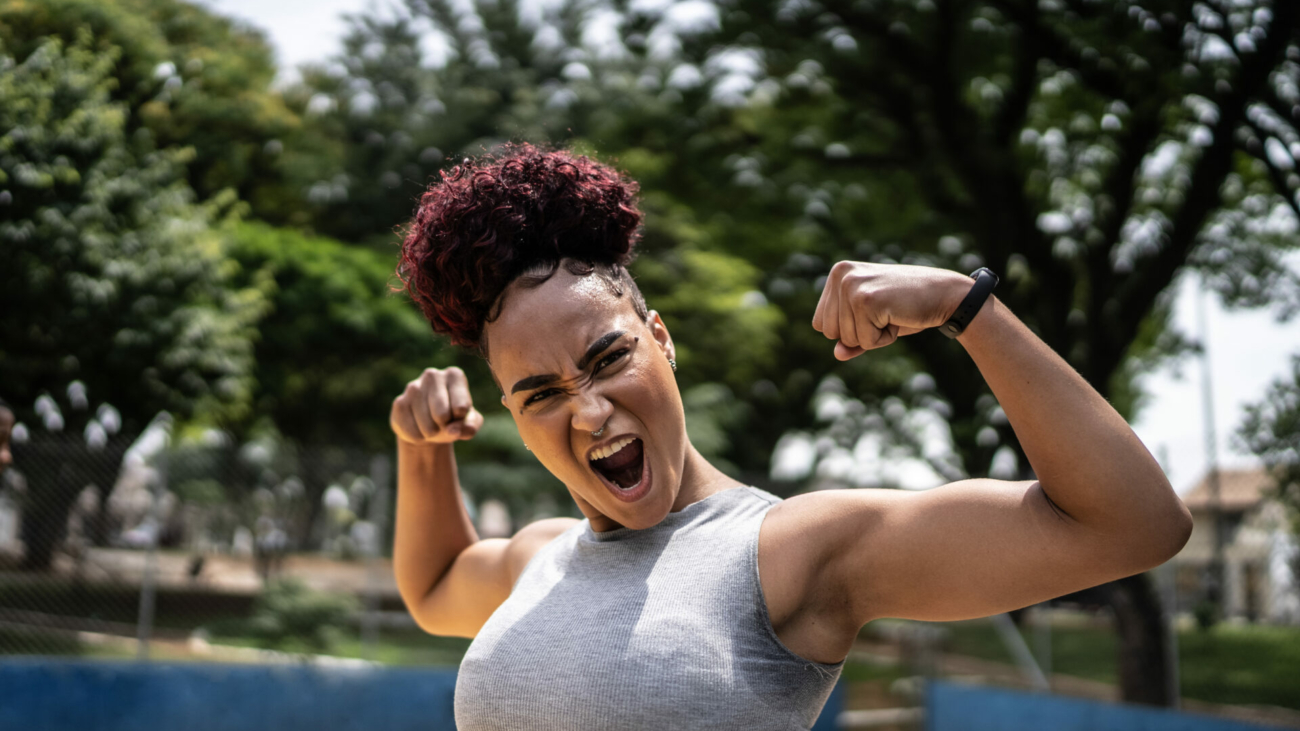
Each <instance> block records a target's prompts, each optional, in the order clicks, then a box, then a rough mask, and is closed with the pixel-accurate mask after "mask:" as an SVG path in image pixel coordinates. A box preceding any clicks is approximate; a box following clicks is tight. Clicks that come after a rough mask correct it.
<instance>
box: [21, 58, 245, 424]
mask: <svg viewBox="0 0 1300 731" xmlns="http://www.w3.org/2000/svg"><path fill="white" fill-rule="evenodd" d="M115 58H116V56H115V54H114V53H113V52H112V51H109V52H104V53H98V54H97V53H96V52H94V51H93V50H92V49H91V47H90V42H89V38H87V37H85V36H83V38H82V40H81V41H80V42H78V43H77V44H75V45H72V46H69V47H67V48H65V47H64V45H63V44H62V43H61V42H60V41H58V40H47V41H45V42H44V43H42V45H40V46H39V47H38V48H37V49H36V50H34V51H32V52H31V53H30V54H29V55H28V56H27V57H26V58H25V59H23V60H22V61H21V62H17V61H15V59H14V58H12V57H10V56H3V57H0V66H3V67H4V69H5V70H4V73H0V130H4V131H5V133H4V136H3V137H0V202H2V205H3V210H4V214H5V215H4V217H3V219H0V309H3V311H5V312H9V313H21V314H20V315H18V316H13V317H6V318H4V319H3V321H2V322H0V382H2V383H4V384H5V388H6V395H7V396H8V397H9V398H10V399H12V400H14V401H16V402H17V403H18V404H23V405H25V404H31V403H32V402H33V401H34V400H35V397H36V396H37V395H38V394H39V393H41V392H42V391H50V392H54V391H56V390H57V389H59V388H61V387H62V386H63V385H65V384H66V383H68V382H69V381H72V380H80V381H83V382H84V383H85V384H86V386H87V387H88V388H89V391H90V393H91V395H92V396H93V397H94V398H95V399H96V400H97V401H107V402H109V403H111V404H113V405H115V406H117V407H118V409H119V410H120V411H121V414H122V417H123V420H124V423H125V427H126V429H127V430H128V431H132V430H138V429H139V428H140V427H141V426H142V425H143V423H144V421H146V420H148V419H149V418H150V417H151V416H153V414H154V413H156V412H157V411H159V410H162V409H167V410H172V411H174V412H177V413H179V414H182V415H189V414H204V415H207V416H209V417H211V418H224V417H238V416H241V415H242V414H243V413H244V410H245V409H246V407H247V405H248V401H249V397H250V392H251V387H252V382H251V380H250V374H251V370H252V354H253V353H252V340H251V336H252V332H251V325H252V323H253V322H254V321H255V320H256V318H257V317H258V316H259V315H260V314H261V311H262V299H261V297H260V295H259V294H258V292H256V291H255V290H251V289H241V288H238V287H232V286H230V282H229V281H228V276H229V273H230V272H229V267H228V264H227V261H226V259H225V253H226V252H225V244H224V239H223V237H222V235H221V233H220V231H219V227H220V225H221V220H222V217H223V215H224V214H223V211H222V206H223V205H226V204H228V203H229V201H228V200H216V201H212V202H210V203H208V204H203V205H197V204H195V203H194V201H193V198H194V196H193V194H192V193H191V191H190V189H189V186H188V185H187V184H186V182H185V179H184V164H185V162H186V161H187V160H188V159H189V155H188V154H187V153H186V152H185V151H183V150H174V149H168V150H157V149H155V148H154V146H153V145H152V144H151V143H150V142H149V139H148V136H147V135H139V134H135V135H128V126H127V120H128V110H127V108H126V107H125V105H124V104H122V103H119V102H114V101H112V100H111V98H110V90H111V89H112V87H113V86H114V81H113V80H112V79H111V78H110V76H109V74H110V72H111V69H112V66H113V63H114V60H115Z"/></svg>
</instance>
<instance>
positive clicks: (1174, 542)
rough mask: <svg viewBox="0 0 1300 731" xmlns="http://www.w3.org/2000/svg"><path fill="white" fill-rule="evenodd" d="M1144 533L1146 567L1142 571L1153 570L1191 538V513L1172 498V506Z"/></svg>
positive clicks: (1175, 554)
mask: <svg viewBox="0 0 1300 731" xmlns="http://www.w3.org/2000/svg"><path fill="white" fill-rule="evenodd" d="M1143 532H1144V533H1146V543H1147V546H1146V548H1147V551H1146V552H1145V553H1146V555H1147V557H1148V558H1147V561H1146V563H1147V565H1146V566H1145V567H1143V568H1144V570H1149V569H1153V568H1155V567H1157V566H1160V565H1161V564H1163V563H1165V562H1166V561H1168V560H1170V559H1171V558H1173V557H1174V556H1177V555H1178V552H1179V551H1181V550H1183V546H1186V545H1187V541H1188V539H1190V538H1191V537H1192V513H1191V511H1189V510H1188V509H1187V506H1186V505H1184V504H1183V501H1182V500H1179V499H1178V498H1177V496H1173V497H1172V504H1171V505H1170V506H1169V507H1168V508H1167V509H1166V510H1165V511H1164V512H1163V513H1162V514H1161V515H1160V516H1159V517H1157V518H1155V519H1154V520H1153V521H1152V523H1151V524H1149V525H1148V526H1147V529H1146V530H1144V531H1143Z"/></svg>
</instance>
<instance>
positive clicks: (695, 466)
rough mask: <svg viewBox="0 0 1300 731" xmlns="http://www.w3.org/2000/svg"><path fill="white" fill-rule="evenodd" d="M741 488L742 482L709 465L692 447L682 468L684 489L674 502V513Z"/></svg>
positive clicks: (679, 492) (678, 492)
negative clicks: (710, 497)
mask: <svg viewBox="0 0 1300 731" xmlns="http://www.w3.org/2000/svg"><path fill="white" fill-rule="evenodd" d="M740 486H741V483H740V482H737V481H736V480H733V479H732V478H730V477H728V476H727V474H726V473H725V472H723V471H722V470H720V469H718V468H717V467H714V466H713V465H712V464H709V461H708V460H707V459H705V458H704V456H703V455H701V454H700V453H699V452H697V451H696V450H695V446H694V445H691V446H690V447H689V451H688V452H687V454H686V464H685V465H683V468H682V487H681V489H680V490H678V491H677V499H676V500H674V501H673V507H672V512H674V513H676V512H677V511H679V510H681V509H682V508H685V507H686V506H687V505H690V504H691V503H696V502H699V501H700V500H703V499H704V498H706V497H708V496H710V495H714V494H716V493H719V492H722V491H723V490H730V489H731V488H733V487H740Z"/></svg>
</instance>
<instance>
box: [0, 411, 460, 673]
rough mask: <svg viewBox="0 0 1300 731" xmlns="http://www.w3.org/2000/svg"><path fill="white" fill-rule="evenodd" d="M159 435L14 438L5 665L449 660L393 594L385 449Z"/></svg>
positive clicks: (2, 548)
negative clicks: (74, 660)
mask: <svg viewBox="0 0 1300 731" xmlns="http://www.w3.org/2000/svg"><path fill="white" fill-rule="evenodd" d="M169 431H170V424H169V423H167V421H166V420H165V419H160V420H156V421H155V422H154V423H153V424H151V425H150V426H149V427H148V428H146V429H145V430H144V432H143V433H139V434H122V433H111V434H110V433H108V432H107V431H105V430H102V429H100V430H98V431H97V430H95V429H88V430H87V432H86V433H85V434H77V433H75V431H74V430H72V429H68V430H48V429H47V430H44V431H40V432H37V431H36V430H32V431H31V432H28V431H27V430H26V429H20V430H19V431H18V434H16V437H18V438H17V439H15V443H14V445H13V454H14V465H13V466H12V467H11V468H10V469H9V470H7V471H5V472H4V473H3V474H0V655H42V656H50V655H58V656H90V657H104V658H137V657H138V658H156V659H164V660H212V661H221V662H231V661H233V662H280V661H285V662H300V661H302V660H303V659H304V658H305V657H314V658H316V659H317V660H318V661H319V660H322V659H323V658H326V657H328V658H342V660H338V661H340V662H343V661H353V662H355V661H365V660H379V661H383V662H391V663H398V664H455V663H456V662H458V660H459V657H460V654H461V653H462V652H463V649H464V643H463V642H461V641H459V640H454V639H446V638H434V637H430V636H428V635H425V634H424V633H422V632H420V631H419V630H418V629H417V628H416V627H415V625H414V623H413V622H412V621H411V620H410V618H409V616H408V615H407V613H406V612H405V610H404V608H403V606H402V602H401V598H400V596H399V595H398V592H397V588H396V584H395V581H394V579H393V573H392V568H391V561H390V559H389V557H388V555H387V554H388V553H389V552H390V549H391V541H392V524H393V520H392V514H393V507H394V502H395V501H394V500H393V484H392V464H391V459H390V457H389V455H386V454H374V453H369V452H366V451H363V450H360V449H355V448H347V447H339V446H329V445H307V446H295V445H292V444H289V443H286V442H283V441H279V440H275V439H270V438H268V439H264V440H254V441H250V442H246V443H236V442H234V441H233V440H231V439H229V438H228V437H227V436H225V435H223V434H220V433H217V432H210V433H207V434H205V435H203V436H202V437H201V438H199V439H198V440H193V441H183V442H182V443H181V444H180V445H179V446H171V443H172V440H171V439H170V438H169ZM69 432H72V433H69Z"/></svg>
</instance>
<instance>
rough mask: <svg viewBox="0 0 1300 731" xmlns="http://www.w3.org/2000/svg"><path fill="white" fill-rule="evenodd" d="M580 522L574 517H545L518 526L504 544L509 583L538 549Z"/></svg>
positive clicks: (513, 580)
mask: <svg viewBox="0 0 1300 731" xmlns="http://www.w3.org/2000/svg"><path fill="white" fill-rule="evenodd" d="M581 522H582V521H580V520H577V519H575V518H547V519H545V520H538V521H535V522H532V523H529V524H528V525H526V526H524V527H523V528H520V529H519V530H518V531H517V532H516V533H515V535H514V536H513V537H512V538H511V539H510V542H509V544H508V545H507V546H506V555H505V558H506V568H507V570H508V571H509V572H510V583H511V585H513V584H514V582H515V581H516V580H517V579H518V578H519V575H520V574H522V573H523V572H524V568H525V567H526V566H528V562H529V561H531V560H533V556H536V555H537V552H538V551H540V550H542V548H544V547H545V546H546V545H547V544H548V543H550V542H551V541H553V540H555V539H556V538H558V537H560V536H561V535H562V534H563V533H565V532H566V531H568V530H569V529H570V528H573V527H574V526H576V525H578V524H579V523H581Z"/></svg>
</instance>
